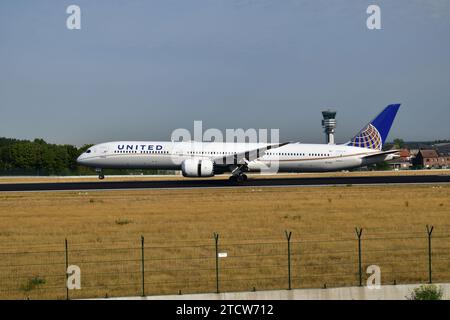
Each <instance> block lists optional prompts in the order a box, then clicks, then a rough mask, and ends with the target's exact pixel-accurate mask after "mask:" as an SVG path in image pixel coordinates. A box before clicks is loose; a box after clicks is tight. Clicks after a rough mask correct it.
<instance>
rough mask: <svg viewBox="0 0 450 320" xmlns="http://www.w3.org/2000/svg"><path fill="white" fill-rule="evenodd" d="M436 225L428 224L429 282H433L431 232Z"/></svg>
mask: <svg viewBox="0 0 450 320" xmlns="http://www.w3.org/2000/svg"><path fill="white" fill-rule="evenodd" d="M433 229H434V226H431V227H430V226H429V225H427V234H428V283H433V280H432V277H431V234H432V233H433Z"/></svg>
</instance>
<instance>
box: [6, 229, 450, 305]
mask: <svg viewBox="0 0 450 320" xmlns="http://www.w3.org/2000/svg"><path fill="white" fill-rule="evenodd" d="M70 265H76V266H78V267H79V268H80V270H81V278H80V279H81V289H77V290H69V289H68V288H67V285H66V283H67V277H68V274H66V270H67V267H68V266H70ZM370 265H377V266H379V267H380V269H381V282H382V284H407V283H431V282H446V281H449V280H450V234H441V233H439V232H436V231H434V229H433V227H431V226H427V227H426V228H424V232H423V233H399V232H398V233H382V232H377V233H372V232H368V231H366V230H364V229H360V228H355V232H354V233H349V234H345V235H342V236H341V237H333V238H330V237H329V236H327V235H309V236H308V235H300V234H294V233H291V232H289V231H286V233H285V235H280V238H279V239H227V238H226V237H223V236H222V235H220V234H216V233H214V234H212V235H211V239H205V240H202V241H185V242H180V241H177V242H175V241H174V242H171V241H167V242H158V243H154V242H152V241H146V239H145V238H144V237H141V238H138V239H130V240H126V241H113V242H108V243H104V242H101V241H99V242H96V243H76V242H71V241H70V239H69V240H66V241H63V242H62V243H58V244H33V245H29V246H26V247H21V248H20V249H17V247H12V246H0V284H1V285H0V298H1V299H80V298H104V297H115V296H143V295H166V294H187V293H214V292H235V291H255V290H258V291H259V290H274V289H298V288H330V287H343V286H359V285H365V284H366V280H367V278H368V277H369V276H370V273H367V272H366V271H367V267H368V266H370Z"/></svg>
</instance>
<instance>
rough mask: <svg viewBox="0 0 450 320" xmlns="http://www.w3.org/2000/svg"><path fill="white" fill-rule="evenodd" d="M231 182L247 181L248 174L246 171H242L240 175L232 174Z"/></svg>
mask: <svg viewBox="0 0 450 320" xmlns="http://www.w3.org/2000/svg"><path fill="white" fill-rule="evenodd" d="M230 181H231V182H245V181H247V175H246V174H245V173H241V174H238V175H232V176H231V177H230Z"/></svg>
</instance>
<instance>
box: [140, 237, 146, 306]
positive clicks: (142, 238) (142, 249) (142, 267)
mask: <svg viewBox="0 0 450 320" xmlns="http://www.w3.org/2000/svg"><path fill="white" fill-rule="evenodd" d="M141 280H142V296H143V297H145V260H144V236H141Z"/></svg>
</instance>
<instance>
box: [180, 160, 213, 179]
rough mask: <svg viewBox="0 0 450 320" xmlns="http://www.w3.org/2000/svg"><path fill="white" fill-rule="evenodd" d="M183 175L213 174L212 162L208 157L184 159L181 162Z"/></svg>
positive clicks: (206, 175) (209, 175) (205, 175)
mask: <svg viewBox="0 0 450 320" xmlns="http://www.w3.org/2000/svg"><path fill="white" fill-rule="evenodd" d="M181 172H182V173H183V176H184V177H212V176H214V162H213V161H211V160H209V159H186V160H184V161H183V162H182V163H181Z"/></svg>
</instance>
